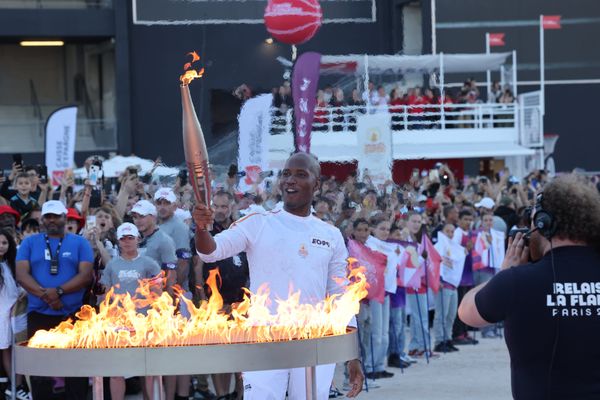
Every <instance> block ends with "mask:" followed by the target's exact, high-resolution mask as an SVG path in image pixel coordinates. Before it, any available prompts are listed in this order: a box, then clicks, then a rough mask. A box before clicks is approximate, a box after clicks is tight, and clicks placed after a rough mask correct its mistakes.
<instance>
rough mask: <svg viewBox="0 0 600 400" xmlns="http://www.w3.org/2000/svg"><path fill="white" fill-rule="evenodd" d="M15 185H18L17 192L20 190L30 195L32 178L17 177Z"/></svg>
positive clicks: (23, 193)
mask: <svg viewBox="0 0 600 400" xmlns="http://www.w3.org/2000/svg"><path fill="white" fill-rule="evenodd" d="M15 186H16V187H17V192H19V194H20V195H23V196H27V195H29V192H31V180H29V178H19V179H17V183H16V185H15Z"/></svg>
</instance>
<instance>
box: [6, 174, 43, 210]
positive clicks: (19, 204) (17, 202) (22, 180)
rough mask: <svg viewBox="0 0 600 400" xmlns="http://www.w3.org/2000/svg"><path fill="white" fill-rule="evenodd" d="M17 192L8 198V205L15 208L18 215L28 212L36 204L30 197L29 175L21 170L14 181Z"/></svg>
mask: <svg viewBox="0 0 600 400" xmlns="http://www.w3.org/2000/svg"><path fill="white" fill-rule="evenodd" d="M14 185H15V188H16V190H17V194H15V195H14V196H13V197H11V198H10V206H11V207H12V208H14V209H15V210H17V212H18V213H19V214H20V215H23V214H27V213H29V212H30V211H31V210H32V209H33V208H34V207H36V206H37V204H38V203H37V201H35V199H34V198H33V197H31V179H30V178H29V175H27V174H26V173H25V172H22V173H20V174H18V175H17V177H16V178H15V181H14Z"/></svg>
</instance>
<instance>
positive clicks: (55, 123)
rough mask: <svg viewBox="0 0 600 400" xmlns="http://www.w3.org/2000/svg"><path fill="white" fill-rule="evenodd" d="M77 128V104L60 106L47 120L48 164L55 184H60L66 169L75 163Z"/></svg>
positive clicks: (49, 173)
mask: <svg viewBox="0 0 600 400" xmlns="http://www.w3.org/2000/svg"><path fill="white" fill-rule="evenodd" d="M76 128H77V107H76V106H68V107H63V108H59V109H58V110H56V111H54V112H53V113H52V114H50V116H49V117H48V120H47V121H46V143H45V145H46V166H47V167H48V178H51V179H52V180H51V182H52V185H53V186H58V185H59V184H60V179H61V178H62V176H63V175H64V173H65V170H67V169H69V168H73V165H75V138H76V136H77V135H76V134H77V132H76Z"/></svg>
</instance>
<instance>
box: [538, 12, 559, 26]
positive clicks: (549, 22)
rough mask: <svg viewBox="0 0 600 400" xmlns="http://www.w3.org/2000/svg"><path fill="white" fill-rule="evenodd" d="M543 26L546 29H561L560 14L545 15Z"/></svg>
mask: <svg viewBox="0 0 600 400" xmlns="http://www.w3.org/2000/svg"><path fill="white" fill-rule="evenodd" d="M542 28H544V29H560V28H561V25H560V15H543V16H542Z"/></svg>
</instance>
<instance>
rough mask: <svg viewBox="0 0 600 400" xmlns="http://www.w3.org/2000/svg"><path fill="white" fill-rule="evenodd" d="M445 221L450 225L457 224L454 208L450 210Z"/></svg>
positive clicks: (456, 214)
mask: <svg viewBox="0 0 600 400" xmlns="http://www.w3.org/2000/svg"><path fill="white" fill-rule="evenodd" d="M446 221H447V222H448V223H450V224H456V223H457V222H458V209H457V208H456V207H454V208H453V209H451V210H450V212H449V213H448V216H447V217H446Z"/></svg>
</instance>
